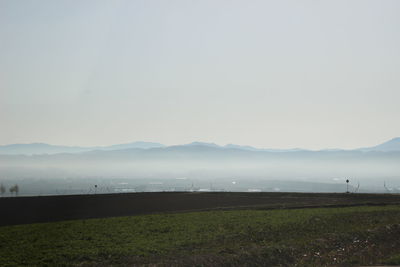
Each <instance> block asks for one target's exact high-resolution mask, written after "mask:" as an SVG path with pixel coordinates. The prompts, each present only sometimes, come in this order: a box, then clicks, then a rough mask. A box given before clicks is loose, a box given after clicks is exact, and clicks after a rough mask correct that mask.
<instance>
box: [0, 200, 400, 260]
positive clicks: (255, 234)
mask: <svg viewBox="0 0 400 267" xmlns="http://www.w3.org/2000/svg"><path fill="white" fill-rule="evenodd" d="M0 255H1V256H0V266H18V265H29V266H33V265H36V266H46V265H48V266H54V265H58V266H60V265H61V266H62V265H65V266H70V265H79V266H90V265H96V266H98V265H100V266H103V265H104V266H109V265H116V266H118V265H134V264H138V265H141V264H148V263H155V264H160V265H208V266H211V265H214V266H220V265H249V266H250V265H251V266H253V265H267V266H268V265H271V266H279V265H281V266H294V265H298V266H335V265H336V266H347V265H348V266H351V265H369V264H376V263H387V264H400V206H384V207H351V208H321V209H298V210H235V211H209V212H195V213H178V214H160V215H144V216H133V217H119V218H106V219H90V220H76V221H66V222H56V223H42V224H31V225H17V226H5V227H0Z"/></svg>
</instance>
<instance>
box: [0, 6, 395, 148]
mask: <svg viewBox="0 0 400 267" xmlns="http://www.w3.org/2000/svg"><path fill="white" fill-rule="evenodd" d="M399 14H400V1H396V0H393V1H387V0H376V1H368V0H359V1H351V0H342V1H341V0H334V1H333V0H332V1H322V0H321V1H316V0H309V1H300V0H293V1H285V0H276V1H264V0H262V1H255V0H243V1H232V0H226V1H222V0H209V1H207V0H201V1H188V0H181V1H173V0H168V1H165V0H159V1H153V0H143V1H135V0H126V1H116V0H107V1H101V0H94V1H87V0H84V1H81V0H74V1H71V0H58V1H54V0H49V1H45V0H40V1H37V0H32V1H28V0H24V1H15V0H9V1H8V0H0V144H10V143H30V142H46V143H51V144H62V145H84V146H90V145H108V144H116V143H125V142H131V141H137V140H144V141H157V142H161V143H165V144H181V143H188V142H191V141H207V142H215V143H218V144H226V143H236V144H247V145H253V146H257V147H270V148H278V147H280V148H289V147H302V148H310V149H319V148H328V147H330V148H332V147H341V148H355V147H361V146H368V145H374V144H377V143H380V142H383V141H386V140H387V139H390V138H392V137H395V136H400V120H399V118H400V105H399V100H400V16H399Z"/></svg>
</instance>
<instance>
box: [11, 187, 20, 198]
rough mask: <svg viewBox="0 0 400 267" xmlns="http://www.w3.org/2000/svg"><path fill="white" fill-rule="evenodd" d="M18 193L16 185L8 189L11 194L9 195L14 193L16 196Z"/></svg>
mask: <svg viewBox="0 0 400 267" xmlns="http://www.w3.org/2000/svg"><path fill="white" fill-rule="evenodd" d="M18 192H19V187H18V185H17V184H16V185H14V186H11V187H10V193H11V194H12V193H15V195H16V196H18Z"/></svg>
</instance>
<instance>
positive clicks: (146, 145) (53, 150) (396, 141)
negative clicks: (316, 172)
mask: <svg viewBox="0 0 400 267" xmlns="http://www.w3.org/2000/svg"><path fill="white" fill-rule="evenodd" d="M153 148H175V149H178V148H190V149H191V150H196V148H208V149H222V150H224V149H233V150H243V151H252V152H307V151H311V150H306V149H300V148H293V149H266V148H256V147H252V146H243V145H236V144H227V145H225V146H220V145H217V144H215V143H206V142H192V143H189V144H184V145H174V146H166V145H163V144H161V143H156V142H143V141H137V142H132V143H126V144H118V145H111V146H94V147H79V146H58V145H50V144H45V143H31V144H11V145H3V146H0V154H3V155H38V154H49V155H51V154H60V153H82V152H90V151H118V150H127V149H153ZM322 151H325V152H329V151H331V152H334V151H341V149H325V150H321V152H322ZM354 151H362V152H370V151H378V152H394V151H400V137H396V138H393V139H391V140H389V141H387V142H385V143H382V144H380V145H376V146H372V147H366V148H359V149H354Z"/></svg>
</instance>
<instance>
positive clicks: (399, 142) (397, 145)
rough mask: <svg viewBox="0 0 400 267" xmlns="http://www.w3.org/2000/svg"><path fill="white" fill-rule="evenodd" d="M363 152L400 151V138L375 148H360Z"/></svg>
mask: <svg viewBox="0 0 400 267" xmlns="http://www.w3.org/2000/svg"><path fill="white" fill-rule="evenodd" d="M359 150H361V151H381V152H390V151H400V137H396V138H393V139H391V140H389V141H387V142H385V143H382V144H380V145H377V146H373V147H366V148H360V149H359Z"/></svg>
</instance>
